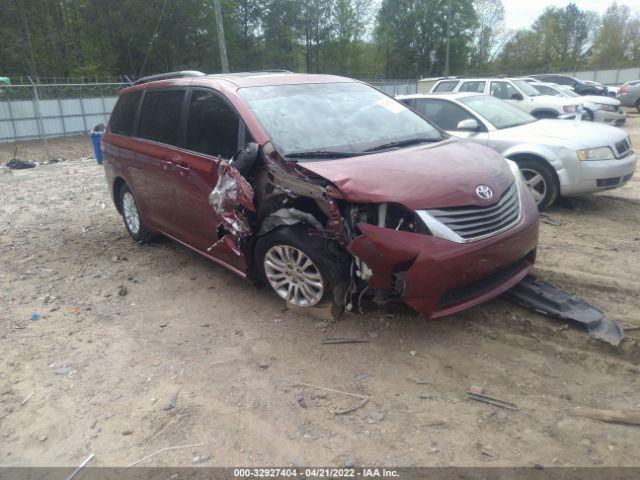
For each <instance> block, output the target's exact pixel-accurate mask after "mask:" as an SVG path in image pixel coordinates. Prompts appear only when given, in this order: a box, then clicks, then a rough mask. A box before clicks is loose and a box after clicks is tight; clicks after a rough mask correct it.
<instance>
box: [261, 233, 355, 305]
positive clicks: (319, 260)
mask: <svg viewBox="0 0 640 480" xmlns="http://www.w3.org/2000/svg"><path fill="white" fill-rule="evenodd" d="M328 245H329V241H328V240H326V239H324V238H322V237H319V236H315V235H309V234H308V233H307V229H306V227H305V226H304V225H293V226H288V227H279V228H277V229H275V230H272V231H271V232H269V233H267V234H265V235H264V236H262V237H260V238H259V239H258V241H257V242H256V245H255V250H254V259H255V263H256V267H257V270H258V274H259V275H260V278H261V279H262V280H263V281H264V283H265V284H266V285H269V286H270V287H271V288H272V289H273V290H274V292H275V293H276V294H277V295H278V296H279V297H280V298H281V299H283V300H284V301H285V302H287V304H290V305H294V306H297V307H312V306H314V305H318V304H319V303H321V302H322V301H323V300H325V299H329V298H331V295H332V294H333V289H334V287H336V286H337V285H339V284H340V283H341V281H343V280H344V278H345V276H346V275H347V272H348V266H349V265H350V262H348V261H346V258H347V256H346V252H344V253H337V254H336V253H335V252H332V251H330V249H329V248H327V247H328Z"/></svg>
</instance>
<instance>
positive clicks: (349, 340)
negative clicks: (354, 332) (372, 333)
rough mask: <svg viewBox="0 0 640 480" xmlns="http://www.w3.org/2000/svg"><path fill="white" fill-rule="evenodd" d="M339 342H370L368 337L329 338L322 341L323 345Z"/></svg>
mask: <svg viewBox="0 0 640 480" xmlns="http://www.w3.org/2000/svg"><path fill="white" fill-rule="evenodd" d="M339 343H369V340H368V339H366V338H327V339H326V340H323V341H322V344H323V345H335V344H339Z"/></svg>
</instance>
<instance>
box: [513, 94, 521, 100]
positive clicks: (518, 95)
mask: <svg viewBox="0 0 640 480" xmlns="http://www.w3.org/2000/svg"><path fill="white" fill-rule="evenodd" d="M511 100H524V97H523V96H522V94H521V93H512V94H511Z"/></svg>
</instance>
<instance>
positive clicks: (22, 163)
mask: <svg viewBox="0 0 640 480" xmlns="http://www.w3.org/2000/svg"><path fill="white" fill-rule="evenodd" d="M35 166H36V163H35V162H31V161H29V160H17V159H16V158H12V159H11V160H9V161H8V162H7V163H6V164H5V167H7V168H10V169H12V170H24V169H27V168H35Z"/></svg>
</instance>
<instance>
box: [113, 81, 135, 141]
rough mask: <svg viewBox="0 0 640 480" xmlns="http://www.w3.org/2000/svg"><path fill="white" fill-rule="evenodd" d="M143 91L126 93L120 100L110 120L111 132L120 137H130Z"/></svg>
mask: <svg viewBox="0 0 640 480" xmlns="http://www.w3.org/2000/svg"><path fill="white" fill-rule="evenodd" d="M141 95H142V92H141V91H137V92H133V93H125V94H124V95H122V96H121V97H120V100H118V103H117V105H116V106H115V108H114V109H113V113H112V114H111V119H110V120H109V131H110V132H111V133H117V134H118V135H126V136H130V135H131V133H132V132H133V122H134V121H135V119H136V112H137V110H138V103H139V102H140V96H141Z"/></svg>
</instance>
